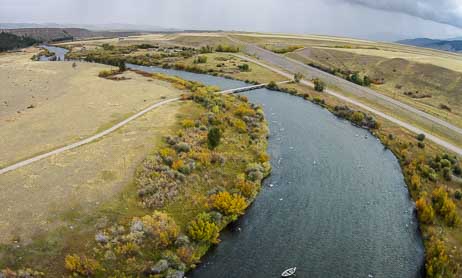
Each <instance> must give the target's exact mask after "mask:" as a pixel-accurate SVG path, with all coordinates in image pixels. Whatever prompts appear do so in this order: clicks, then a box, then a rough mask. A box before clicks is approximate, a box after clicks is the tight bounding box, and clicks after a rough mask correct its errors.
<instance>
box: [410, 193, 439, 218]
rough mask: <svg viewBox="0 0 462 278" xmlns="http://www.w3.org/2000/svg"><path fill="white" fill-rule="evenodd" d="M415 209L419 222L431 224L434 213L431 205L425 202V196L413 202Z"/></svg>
mask: <svg viewBox="0 0 462 278" xmlns="http://www.w3.org/2000/svg"><path fill="white" fill-rule="evenodd" d="M415 206H416V209H417V216H418V217H419V220H420V222H422V223H425V224H432V223H433V220H434V219H435V211H434V210H433V207H432V205H431V204H430V203H429V202H428V201H427V199H426V198H425V196H422V197H420V198H419V199H417V201H416V202H415Z"/></svg>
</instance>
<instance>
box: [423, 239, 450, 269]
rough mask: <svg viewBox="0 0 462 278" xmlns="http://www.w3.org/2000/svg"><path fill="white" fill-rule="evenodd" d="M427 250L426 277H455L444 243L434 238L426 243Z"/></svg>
mask: <svg viewBox="0 0 462 278" xmlns="http://www.w3.org/2000/svg"><path fill="white" fill-rule="evenodd" d="M425 249H426V252H425V269H426V271H427V273H426V274H427V275H426V277H429V278H443V277H453V276H452V268H451V265H450V259H449V256H448V254H447V252H446V249H445V247H444V242H443V241H441V240H439V239H436V238H434V237H432V238H430V239H429V240H428V241H427V242H426V245H425Z"/></svg>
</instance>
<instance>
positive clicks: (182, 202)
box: [11, 74, 270, 277]
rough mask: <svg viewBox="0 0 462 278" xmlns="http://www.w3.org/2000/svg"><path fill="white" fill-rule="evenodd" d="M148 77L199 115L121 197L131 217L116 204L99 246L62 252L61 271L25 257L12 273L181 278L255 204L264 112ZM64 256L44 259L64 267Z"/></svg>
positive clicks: (263, 167)
mask: <svg viewBox="0 0 462 278" xmlns="http://www.w3.org/2000/svg"><path fill="white" fill-rule="evenodd" d="M151 77H152V78H153V79H156V80H162V81H163V82H168V83H171V84H172V85H173V86H174V87H176V88H181V89H182V90H189V91H191V92H192V95H191V96H190V97H187V96H185V97H184V100H185V101H187V102H191V101H192V102H193V103H192V105H193V106H194V109H192V110H190V111H191V112H193V113H191V114H190V116H189V117H188V118H185V119H182V120H181V122H180V126H179V127H178V129H177V130H176V131H175V132H174V133H172V134H171V135H170V136H167V137H166V139H165V141H164V143H162V145H161V146H160V148H156V150H155V151H153V153H152V154H150V155H149V156H148V157H147V158H146V160H145V161H144V162H143V163H142V165H141V166H140V167H139V169H138V171H137V174H136V178H135V182H134V186H130V187H129V188H131V189H130V190H133V191H131V192H126V193H124V196H131V197H129V199H130V200H129V201H128V203H130V204H131V205H130V213H128V214H126V213H125V212H122V213H121V214H120V216H117V212H116V211H115V210H114V209H117V207H118V208H119V209H123V207H120V206H118V205H116V206H115V208H113V209H111V211H113V212H114V213H116V214H113V215H112V216H110V215H109V217H108V216H106V217H101V219H106V220H105V221H102V223H99V224H98V227H99V228H98V232H97V233H96V234H94V235H93V237H94V240H96V242H95V241H94V240H91V238H92V235H91V234H88V233H86V239H83V238H82V239H81V240H80V241H81V242H82V240H83V242H85V244H83V245H82V246H67V248H66V250H62V251H59V254H62V253H61V252H63V251H65V252H66V253H67V254H66V256H65V260H64V263H61V268H60V267H57V266H54V267H56V268H54V269H47V266H46V264H42V263H41V262H39V261H38V258H33V255H32V254H27V251H25V250H23V251H22V252H23V253H22V254H23V255H24V254H26V256H25V258H23V261H22V262H21V263H19V262H16V263H14V265H11V267H14V268H15V269H20V268H21V267H22V266H26V265H27V266H30V265H33V266H34V269H40V270H41V271H42V272H44V273H45V275H46V276H59V275H61V274H62V273H63V272H62V271H63V270H64V269H63V267H65V268H66V270H67V271H68V272H69V273H73V274H74V275H80V276H96V277H107V276H108V275H116V276H117V275H121V274H122V273H124V274H126V275H137V276H139V275H146V276H149V275H154V274H156V275H159V276H160V277H164V276H167V275H178V276H179V277H182V276H181V275H182V273H184V272H185V271H187V270H188V269H190V268H193V267H194V266H195V264H196V263H197V262H198V260H199V258H200V257H201V256H202V255H203V254H204V253H205V252H206V250H207V249H208V248H209V247H210V246H211V245H213V244H216V243H217V242H218V235H219V231H220V230H221V229H223V228H224V227H226V225H227V224H228V223H229V222H231V221H234V220H235V219H236V218H237V217H238V216H240V215H242V214H243V213H244V210H245V208H247V206H248V205H249V204H250V203H251V202H252V201H253V199H254V198H255V196H256V194H257V192H258V191H259V188H260V183H261V180H262V179H263V178H264V176H266V175H267V174H268V173H269V168H270V167H269V163H268V157H267V155H266V136H267V132H268V129H267V127H266V122H265V120H264V116H263V113H262V112H261V110H260V109H259V108H258V107H256V106H253V105H251V104H249V103H248V102H247V101H246V99H245V98H243V97H242V98H241V97H237V96H231V95H217V94H214V93H213V91H214V90H215V89H214V88H209V87H205V86H203V85H201V84H199V83H197V82H189V81H185V80H182V79H180V78H176V77H170V76H167V75H162V74H152V75H151ZM114 82H116V81H114ZM117 82H123V81H117ZM188 99H191V100H188ZM223 169H224V171H223ZM126 201H127V200H126ZM120 205H122V204H120ZM126 209H128V208H126ZM102 215H104V213H103V214H102ZM100 216H101V215H100ZM98 222H101V221H98ZM90 230H91V229H90ZM14 253H16V252H14ZM59 254H57V255H52V254H47V255H50V256H52V257H54V256H56V257H54V259H55V260H58V261H61V262H62V260H63V257H60V255H59ZM18 255H19V254H18ZM31 255H32V256H31ZM11 256H13V253H12V254H11ZM48 259H49V258H47V259H46V260H45V259H44V260H43V261H48ZM32 262H35V263H36V264H33V263H32ZM48 267H49V266H48ZM18 273H19V272H18ZM37 275H38V274H37Z"/></svg>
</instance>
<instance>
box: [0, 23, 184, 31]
mask: <svg viewBox="0 0 462 278" xmlns="http://www.w3.org/2000/svg"><path fill="white" fill-rule="evenodd" d="M21 28H60V29H70V28H74V29H75V28H79V29H88V30H92V31H116V32H117V31H131V32H133V31H138V32H139V31H146V32H175V31H181V30H180V29H174V28H164V27H159V26H151V25H139V24H125V23H109V24H74V23H69V24H60V23H1V22H0V29H21Z"/></svg>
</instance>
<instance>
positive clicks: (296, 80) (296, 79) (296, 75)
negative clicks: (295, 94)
mask: <svg viewBox="0 0 462 278" xmlns="http://www.w3.org/2000/svg"><path fill="white" fill-rule="evenodd" d="M302 79H303V74H301V73H300V72H297V73H296V74H294V81H295V83H300V81H301V80H302Z"/></svg>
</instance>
